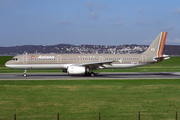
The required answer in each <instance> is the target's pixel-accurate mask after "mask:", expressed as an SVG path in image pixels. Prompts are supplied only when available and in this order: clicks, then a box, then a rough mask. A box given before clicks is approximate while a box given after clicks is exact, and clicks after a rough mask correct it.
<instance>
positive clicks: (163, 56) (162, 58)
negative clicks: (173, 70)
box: [154, 55, 170, 62]
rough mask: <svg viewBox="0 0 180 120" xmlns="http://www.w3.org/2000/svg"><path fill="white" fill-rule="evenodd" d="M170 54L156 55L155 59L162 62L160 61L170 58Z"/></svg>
mask: <svg viewBox="0 0 180 120" xmlns="http://www.w3.org/2000/svg"><path fill="white" fill-rule="evenodd" d="M169 58H170V56H169V55H162V57H154V59H155V60H156V61H157V62H160V61H163V60H167V59H169Z"/></svg>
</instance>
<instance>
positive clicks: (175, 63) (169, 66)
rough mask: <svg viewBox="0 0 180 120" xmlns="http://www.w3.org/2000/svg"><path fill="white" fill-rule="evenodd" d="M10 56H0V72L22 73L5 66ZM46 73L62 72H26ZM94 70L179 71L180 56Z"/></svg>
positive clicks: (32, 71)
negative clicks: (134, 66)
mask: <svg viewBox="0 0 180 120" xmlns="http://www.w3.org/2000/svg"><path fill="white" fill-rule="evenodd" d="M11 58H12V57H11V56H0V73H23V72H24V71H23V70H16V69H10V68H6V67H5V66H4V65H5V62H6V61H8V60H10V59H11ZM36 72H38V73H46V72H58V73H59V72H62V70H28V73H36ZM94 72H180V57H171V58H170V59H168V60H165V61H162V62H159V63H155V64H151V65H147V66H142V67H138V68H130V69H113V70H112V69H102V70H95V71H94Z"/></svg>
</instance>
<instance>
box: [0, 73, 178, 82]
mask: <svg viewBox="0 0 180 120" xmlns="http://www.w3.org/2000/svg"><path fill="white" fill-rule="evenodd" d="M98 79H105V80H109V79H119V80H127V79H180V72H161V73H159V72H130V73H124V72H121V73H114V72H112V73H96V75H95V77H90V76H84V75H73V76H72V75H68V74H66V73H28V74H27V77H24V76H23V74H20V73H1V74H0V80H98Z"/></svg>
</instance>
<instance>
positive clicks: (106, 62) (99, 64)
mask: <svg viewBox="0 0 180 120" xmlns="http://www.w3.org/2000/svg"><path fill="white" fill-rule="evenodd" d="M112 62H114V61H103V62H92V63H83V64H81V65H82V66H102V65H104V64H108V65H111V63H112Z"/></svg>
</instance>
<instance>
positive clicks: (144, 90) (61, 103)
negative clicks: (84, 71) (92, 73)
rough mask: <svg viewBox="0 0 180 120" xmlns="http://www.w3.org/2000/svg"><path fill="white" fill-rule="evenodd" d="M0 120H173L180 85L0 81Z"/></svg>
mask: <svg viewBox="0 0 180 120" xmlns="http://www.w3.org/2000/svg"><path fill="white" fill-rule="evenodd" d="M0 91H1V92H0V96H1V97H0V120H6V119H13V115H14V114H16V115H17V119H18V120H24V119H31V120H50V119H54V120H55V119H56V114H57V113H59V114H60V120H83V119H84V120H97V119H98V114H99V112H100V113H101V120H112V119H113V120H124V119H125V120H137V119H138V112H139V111H141V120H155V119H156V120H174V119H175V111H178V117H179V118H180V115H179V111H180V79H177V80H173V79H168V80H68V81H63V80H62V81H53V80H52V81H33V80H32V81H0Z"/></svg>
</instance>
